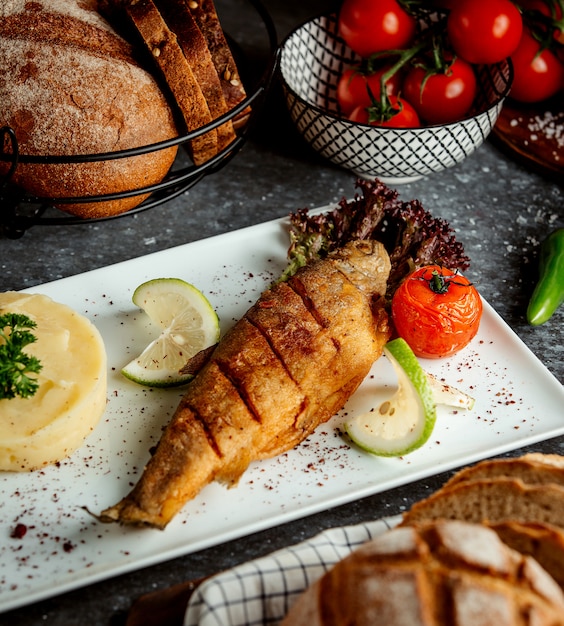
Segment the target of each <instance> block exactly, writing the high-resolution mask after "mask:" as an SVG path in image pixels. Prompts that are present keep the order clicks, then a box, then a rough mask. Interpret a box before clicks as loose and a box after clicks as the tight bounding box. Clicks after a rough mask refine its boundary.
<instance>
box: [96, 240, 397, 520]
mask: <svg viewBox="0 0 564 626" xmlns="http://www.w3.org/2000/svg"><path fill="white" fill-rule="evenodd" d="M389 272H390V261H389V258H388V255H387V253H386V251H385V249H384V247H383V246H382V245H381V244H380V243H378V242H375V241H356V242H353V243H351V244H348V245H347V246H345V247H343V248H341V249H340V250H337V251H335V252H334V253H332V254H331V255H329V256H328V257H327V258H326V259H323V260H319V261H316V262H314V263H311V264H310V265H306V266H305V267H303V268H301V269H300V270H299V271H298V272H297V273H296V274H295V275H294V276H293V277H292V278H290V279H289V280H288V281H286V282H281V283H278V284H276V285H274V286H272V287H271V288H270V289H268V290H266V291H265V292H264V293H263V294H262V295H261V296H260V298H259V300H258V301H257V302H256V303H255V304H254V305H253V306H252V307H251V308H250V309H249V310H248V311H247V313H246V314H245V315H244V317H243V318H242V319H241V320H240V321H239V322H238V323H237V324H236V325H235V326H233V328H232V329H231V330H230V331H228V332H227V333H226V335H225V336H224V337H223V339H222V340H221V341H220V342H219V344H218V345H217V347H216V348H215V350H214V351H213V352H212V353H211V356H210V358H209V360H208V361H207V362H206V364H205V365H204V366H203V367H202V369H201V370H200V371H199V372H198V374H197V375H196V377H195V378H194V379H193V380H192V381H191V382H190V384H189V385H188V387H187V390H186V393H185V395H184V397H183V399H182V400H181V402H180V404H179V406H178V408H177V410H176V411H175V413H174V415H173V417H172V419H171V421H170V423H169V425H168V426H167V427H166V429H165V430H164V432H163V434H162V437H161V439H160V441H159V444H158V446H157V448H156V450H155V453H154V455H153V456H152V457H151V459H150V460H149V462H148V464H147V466H146V468H145V470H144V471H143V474H142V475H141V477H140V479H139V482H138V483H137V484H136V486H135V487H134V488H133V490H132V491H131V492H130V493H129V494H128V495H127V496H126V497H124V498H123V499H122V500H121V501H120V502H118V503H117V504H116V505H114V506H112V507H110V508H108V509H106V510H105V511H103V512H102V514H101V516H100V519H102V520H103V521H109V522H111V521H116V522H120V523H122V524H134V525H147V526H151V527H155V528H161V529H163V528H165V526H166V525H167V524H168V522H169V521H170V520H171V519H172V518H173V517H174V515H175V514H176V513H177V512H178V511H179V510H180V509H181V508H182V507H183V506H184V504H185V503H186V502H187V501H189V500H190V499H192V498H193V497H195V496H196V495H197V494H198V493H199V492H200V490H201V489H202V488H203V487H204V486H205V485H207V484H208V483H210V482H212V481H214V480H215V481H219V482H221V483H224V484H226V485H228V486H233V485H235V484H236V483H237V481H238V480H239V478H240V477H241V475H242V474H243V472H244V471H245V470H246V469H247V467H248V466H249V464H250V463H251V462H252V461H256V460H260V459H264V458H268V457H272V456H275V455H278V454H281V453H282V452H285V451H287V450H289V449H291V448H293V447H294V446H296V445H297V444H298V443H300V442H301V441H303V440H304V439H306V438H307V437H308V436H309V435H310V434H311V433H312V432H313V431H314V430H315V428H316V427H317V426H318V425H319V424H321V423H323V422H326V421H327V420H328V419H330V418H331V417H332V416H333V415H334V414H335V413H336V412H337V411H339V410H340V409H341V408H342V407H343V405H344V404H345V402H346V401H347V400H348V398H349V397H350V396H351V395H352V394H353V393H354V391H355V390H356V389H357V387H358V386H359V385H360V383H361V382H362V381H363V380H364V378H365V377H366V375H367V374H368V372H369V370H370V368H371V367H372V364H373V363H374V361H375V360H376V359H378V358H379V357H380V355H381V354H382V349H383V346H384V344H385V343H386V341H387V340H388V339H389V336H390V330H389V325H388V317H387V314H386V312H385V310H384V307H383V304H382V296H383V295H384V293H385V291H386V282H387V278H388V274H389Z"/></svg>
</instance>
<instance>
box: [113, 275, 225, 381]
mask: <svg viewBox="0 0 564 626" xmlns="http://www.w3.org/2000/svg"><path fill="white" fill-rule="evenodd" d="M132 300H133V303H134V304H136V305H137V306H138V307H140V308H141V309H143V311H144V312H145V313H146V314H147V316H148V317H149V319H150V320H151V322H152V323H153V324H155V325H157V326H158V327H159V328H160V329H161V333H160V335H159V336H158V337H157V338H156V339H155V340H154V341H152V342H151V343H150V344H149V345H148V346H147V347H146V348H145V350H143V352H142V353H141V354H140V355H139V356H138V357H137V358H136V359H133V360H132V361H130V362H129V363H128V364H127V365H126V366H125V367H124V368H123V369H122V370H121V373H122V374H123V375H124V376H125V377H126V378H129V379H130V380H133V381H134V382H136V383H139V384H141V385H146V386H148V387H172V386H175V385H181V384H183V383H185V382H187V381H189V380H190V379H191V378H192V377H193V376H192V374H180V370H181V369H182V367H183V366H184V365H186V363H187V362H188V361H189V360H190V359H191V358H192V357H193V356H194V355H195V354H197V353H198V352H200V351H201V350H204V349H205V348H209V347H210V346H212V345H214V344H215V343H217V341H218V340H219V332H220V330H219V319H218V316H217V313H216V312H215V311H214V309H213V307H212V305H211V304H210V302H209V301H208V299H207V298H206V297H205V296H204V294H203V293H202V292H201V291H200V290H199V289H197V288H196V287H194V285H191V284H190V283H187V282H185V281H183V280H181V279H179V278H155V279H153V280H149V281H147V282H146V283H143V284H142V285H139V287H137V289H136V290H135V292H134V293H133V298H132Z"/></svg>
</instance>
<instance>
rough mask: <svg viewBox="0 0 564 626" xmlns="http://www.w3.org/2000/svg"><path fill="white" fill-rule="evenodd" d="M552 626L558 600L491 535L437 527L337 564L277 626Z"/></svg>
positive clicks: (401, 532)
mask: <svg viewBox="0 0 564 626" xmlns="http://www.w3.org/2000/svg"><path fill="white" fill-rule="evenodd" d="M336 624H385V625H386V626H478V625H479V626H525V625H528V626H533V625H534V626H549V625H550V626H557V625H559V624H564V596H563V594H562V591H561V589H560V588H559V587H558V585H557V584H556V583H555V582H554V580H552V578H551V577H550V576H548V574H547V573H546V572H545V571H544V570H543V569H542V568H541V567H540V566H539V565H538V564H537V563H536V561H534V560H533V559H531V558H530V557H527V556H523V555H521V554H519V553H518V552H516V551H514V550H511V549H510V548H509V547H507V546H506V545H505V544H504V543H503V542H502V541H501V540H500V539H499V537H498V536H497V534H496V533H495V532H493V531H492V530H490V529H488V528H486V527H484V526H480V525H476V524H469V523H467V522H460V521H439V522H433V523H428V524H422V525H420V526H417V527H400V528H396V529H393V530H391V531H389V532H387V533H385V534H383V535H381V536H379V537H377V538H375V539H373V540H371V541H369V542H368V543H366V544H364V545H363V546H362V547H360V548H359V549H358V550H356V551H355V552H353V553H352V554H351V555H350V556H348V557H347V558H345V559H343V560H342V561H340V562H339V563H337V565H335V566H334V567H333V568H332V569H331V570H330V571H329V572H327V573H326V574H325V575H324V576H323V577H322V578H321V579H320V580H318V581H317V583H315V584H314V585H312V586H311V587H309V588H308V589H307V590H306V591H305V592H304V593H303V594H302V595H301V596H300V597H299V598H298V600H297V601H296V603H295V604H294V605H293V606H292V607H291V608H290V611H289V613H288V615H287V616H286V618H285V620H284V621H283V622H282V626H329V625H331V626H333V625H336Z"/></svg>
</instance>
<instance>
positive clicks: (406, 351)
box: [345, 338, 437, 456]
mask: <svg viewBox="0 0 564 626" xmlns="http://www.w3.org/2000/svg"><path fill="white" fill-rule="evenodd" d="M384 354H385V355H386V357H387V358H388V359H389V361H390V362H391V364H392V366H393V367H394V371H395V372H396V374H397V377H398V388H397V391H396V392H395V393H394V395H393V396H392V397H391V398H389V399H388V400H385V401H384V402H382V404H381V405H380V406H379V407H377V408H376V409H373V410H372V411H369V412H368V413H363V414H362V415H357V416H355V417H353V418H352V419H350V420H348V421H347V422H345V431H346V432H347V434H348V436H349V437H350V438H351V439H352V440H353V441H354V442H355V443H356V444H357V445H358V446H359V447H360V448H362V449H363V450H366V451H367V452H370V453H371V454H376V455H378V456H402V455H404V454H408V453H409V452H413V450H416V449H417V448H420V447H421V446H422V445H423V444H424V443H425V442H426V441H427V440H428V439H429V437H430V436H431V433H432V432H433V428H434V426H435V421H436V418H437V408H436V404H435V400H434V398H433V391H432V389H431V385H430V383H429V380H428V378H427V374H426V372H425V371H424V370H423V368H422V367H421V365H420V364H419V362H418V360H417V357H416V356H415V355H414V354H413V351H412V350H411V348H410V347H409V345H408V344H407V343H406V342H405V341H404V340H403V339H401V338H400V339H394V340H393V341H390V342H388V343H387V344H386V346H385V347H384Z"/></svg>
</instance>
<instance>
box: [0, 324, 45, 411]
mask: <svg viewBox="0 0 564 626" xmlns="http://www.w3.org/2000/svg"><path fill="white" fill-rule="evenodd" d="M36 326H37V324H36V323H35V322H34V321H33V320H31V319H29V317H27V315H22V314H19V313H6V314H5V315H0V399H4V398H6V399H9V398H15V397H16V396H21V397H22V398H29V397H30V396H32V395H33V394H34V393H35V392H36V391H37V389H38V387H39V383H38V382H37V380H36V379H35V378H30V377H29V376H28V374H37V373H38V372H39V371H40V370H41V368H42V367H43V366H42V365H41V363H40V361H39V359H38V358H37V357H34V356H31V355H29V354H26V353H25V352H24V351H23V349H24V348H25V347H26V346H27V345H29V344H30V343H34V342H35V341H37V338H36V337H35V335H34V334H33V333H31V332H30V330H26V329H33V328H35V327H36Z"/></svg>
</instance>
